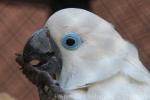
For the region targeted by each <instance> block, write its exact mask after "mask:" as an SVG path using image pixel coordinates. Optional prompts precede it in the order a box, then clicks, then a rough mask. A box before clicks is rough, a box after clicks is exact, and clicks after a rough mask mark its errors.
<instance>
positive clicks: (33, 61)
mask: <svg viewBox="0 0 150 100" xmlns="http://www.w3.org/2000/svg"><path fill="white" fill-rule="evenodd" d="M30 64H31V65H33V66H35V65H38V64H40V61H39V60H38V59H33V60H31V61H30Z"/></svg>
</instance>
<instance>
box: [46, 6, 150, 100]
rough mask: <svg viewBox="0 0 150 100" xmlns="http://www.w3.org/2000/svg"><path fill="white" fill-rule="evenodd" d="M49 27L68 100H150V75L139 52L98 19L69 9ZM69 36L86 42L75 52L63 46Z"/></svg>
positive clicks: (49, 21) (107, 24) (55, 17)
mask: <svg viewBox="0 0 150 100" xmlns="http://www.w3.org/2000/svg"><path fill="white" fill-rule="evenodd" d="M45 26H46V27H48V29H49V31H50V35H51V36H52V38H53V39H54V41H55V43H56V44H57V46H58V47H59V49H60V51H61V54H62V59H63V66H62V72H61V75H60V77H59V79H58V81H59V84H60V86H61V87H62V88H63V89H64V90H65V92H66V95H65V96H63V97H62V98H61V99H65V100H150V74H149V72H148V71H147V69H145V67H144V65H143V64H142V63H141V61H140V60H139V56H138V51H137V49H136V48H135V47H134V46H133V45H132V44H131V43H129V42H127V41H126V40H124V39H123V38H122V37H121V36H120V35H119V33H118V32H117V31H116V30H115V29H114V27H113V26H112V25H111V24H110V23H108V22H107V21H105V20H104V19H102V18H100V17H99V16H97V15H95V14H93V13H91V12H88V11H86V10H82V9H76V8H68V9H63V10H60V11H58V12H56V13H54V14H53V15H52V16H51V17H50V18H49V20H48V21H47V23H46V25H45ZM66 32H76V33H78V34H79V35H80V37H81V38H82V40H83V43H82V44H81V46H80V47H79V48H78V49H76V50H67V49H65V48H64V47H63V46H62V45H61V41H60V40H61V38H62V37H63V35H64V33H66Z"/></svg>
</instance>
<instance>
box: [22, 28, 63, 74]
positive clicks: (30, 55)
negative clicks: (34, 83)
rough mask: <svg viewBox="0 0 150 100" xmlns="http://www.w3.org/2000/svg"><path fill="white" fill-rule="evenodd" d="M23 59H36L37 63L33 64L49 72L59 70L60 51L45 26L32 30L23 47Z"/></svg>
mask: <svg viewBox="0 0 150 100" xmlns="http://www.w3.org/2000/svg"><path fill="white" fill-rule="evenodd" d="M23 59H24V61H26V62H31V61H32V60H38V61H39V63H38V64H36V65H33V66H35V67H37V68H39V69H40V70H45V71H48V72H49V73H50V74H53V73H60V71H61V67H62V60H61V53H60V51H59V48H58V47H57V45H56V44H55V43H54V41H53V39H52V38H51V37H50V34H49V30H48V29H47V28H46V27H44V28H41V29H40V30H38V31H36V32H34V33H33V34H32V36H31V37H30V38H29V39H28V41H27V43H26V44H25V47H24V51H23Z"/></svg>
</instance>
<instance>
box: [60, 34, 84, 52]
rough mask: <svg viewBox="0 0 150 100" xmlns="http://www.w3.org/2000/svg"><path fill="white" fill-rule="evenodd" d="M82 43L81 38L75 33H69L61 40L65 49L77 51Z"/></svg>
mask: <svg viewBox="0 0 150 100" xmlns="http://www.w3.org/2000/svg"><path fill="white" fill-rule="evenodd" d="M81 43H82V41H81V38H80V36H79V35H78V34H77V33H75V32H67V33H65V34H64V36H63V37H62V39H61V44H62V46H63V47H64V48H66V49H69V50H75V49H77V48H79V47H80V45H81Z"/></svg>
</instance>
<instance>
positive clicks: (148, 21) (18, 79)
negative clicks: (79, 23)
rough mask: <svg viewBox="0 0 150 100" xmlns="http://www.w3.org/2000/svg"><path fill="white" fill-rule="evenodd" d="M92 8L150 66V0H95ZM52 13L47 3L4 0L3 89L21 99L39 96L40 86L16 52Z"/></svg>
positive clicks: (0, 28) (0, 39) (0, 17)
mask: <svg viewBox="0 0 150 100" xmlns="http://www.w3.org/2000/svg"><path fill="white" fill-rule="evenodd" d="M91 9H92V11H93V12H94V13H96V14H98V15H99V16H101V17H103V18H104V19H106V20H107V21H109V22H111V23H112V24H113V25H114V26H115V27H116V29H117V30H118V31H119V33H120V34H121V35H122V36H123V37H124V38H125V39H127V40H129V41H130V42H132V43H133V44H135V45H136V47H137V48H138V49H139V53H140V58H141V60H142V62H143V63H144V65H145V66H146V67H147V68H149V69H150V45H149V44H150V1H149V0H113V2H112V0H92V1H91ZM50 13H51V10H50V9H49V8H48V7H47V6H46V5H40V4H28V3H26V4H11V3H7V2H5V3H4V2H0V93H2V92H7V93H9V94H10V95H11V96H13V97H14V98H16V99H17V100H39V99H38V95H37V90H36V88H35V87H34V86H33V85H32V84H31V83H30V82H29V81H28V80H27V79H26V78H25V77H24V76H23V75H22V73H21V71H20V70H19V66H18V65H17V64H16V63H15V55H14V54H15V53H16V52H21V51H22V48H23V45H24V43H25V42H26V39H27V38H28V37H29V36H30V35H31V33H32V32H34V31H36V30H37V29H39V28H40V27H41V26H42V25H43V24H44V22H45V21H46V19H47V18H48V15H49V14H50Z"/></svg>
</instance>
